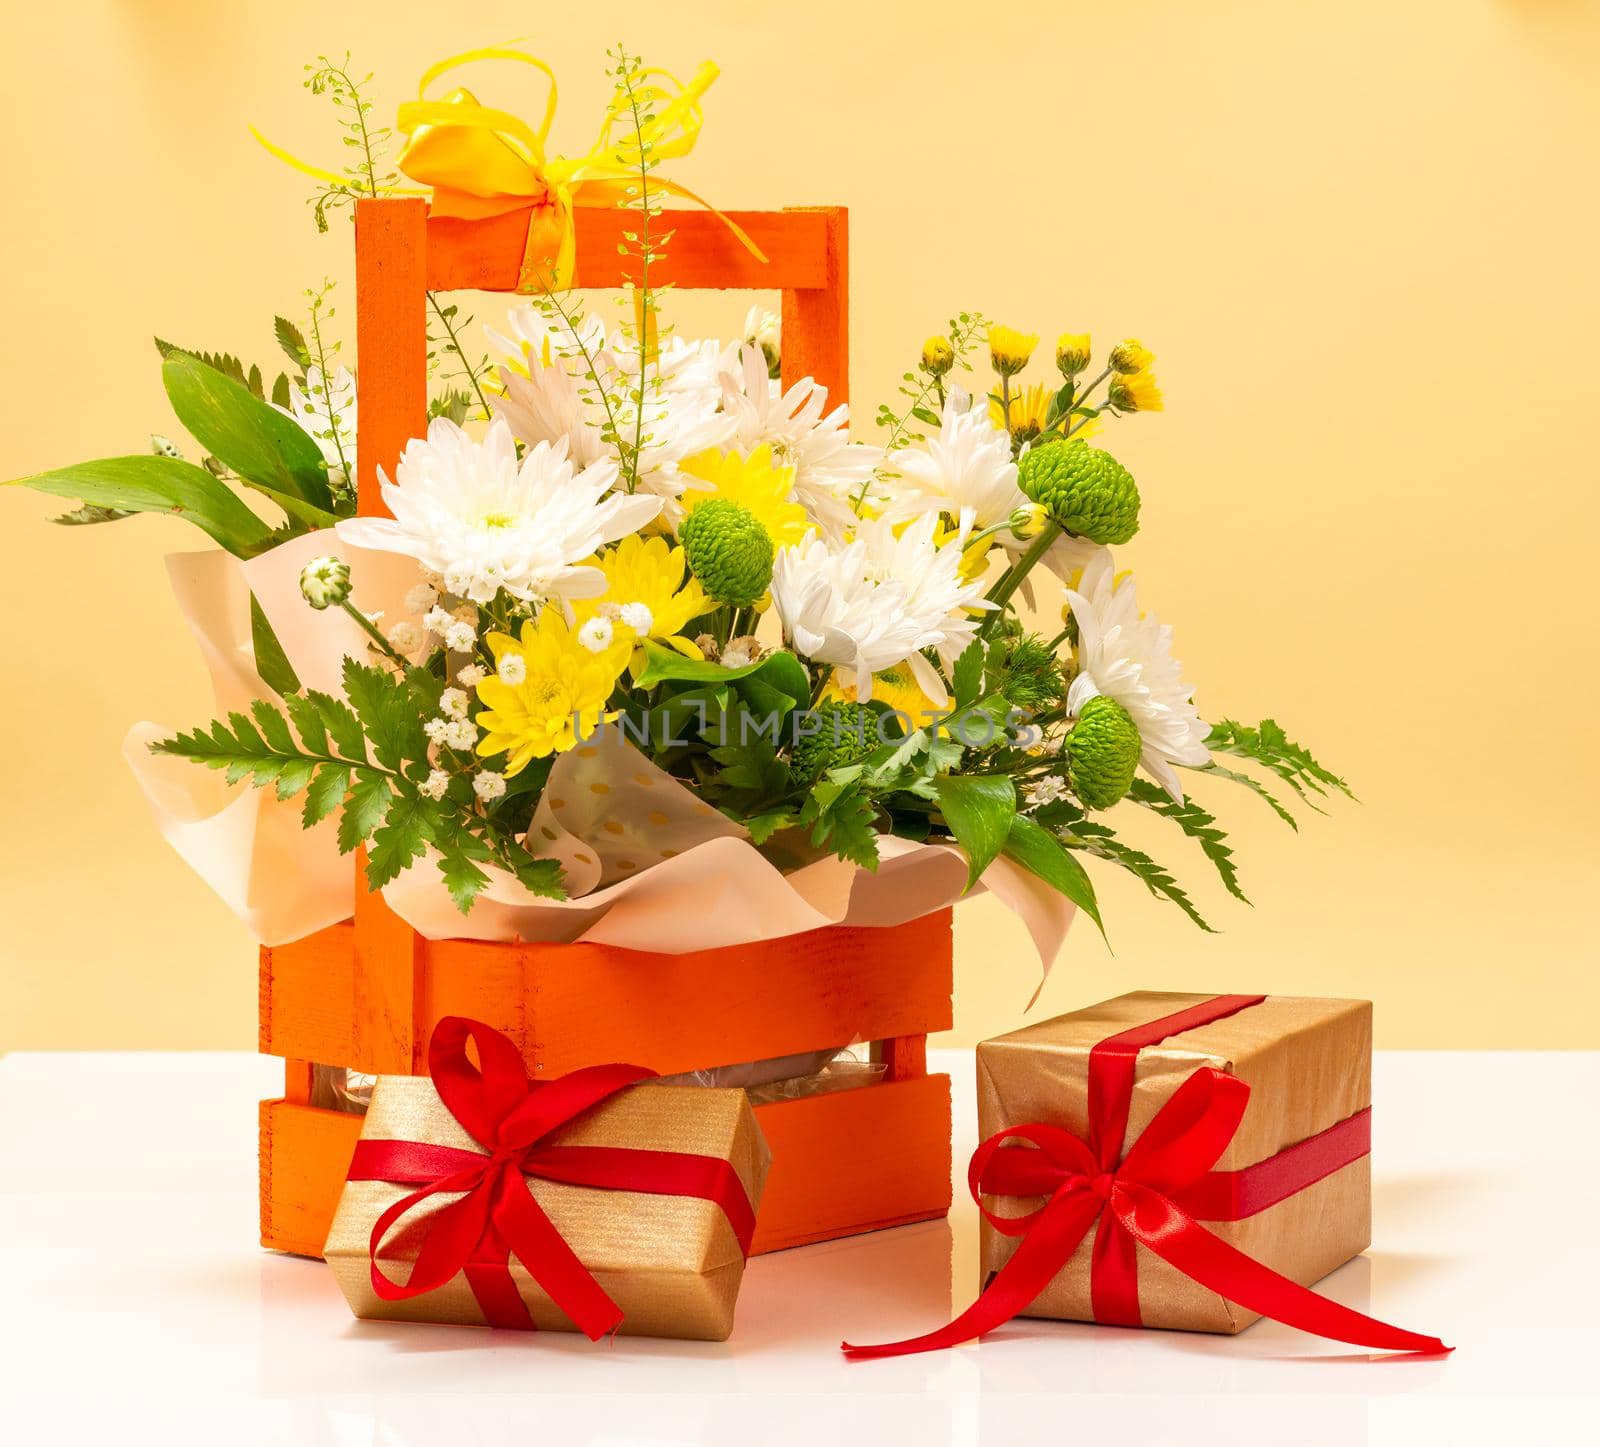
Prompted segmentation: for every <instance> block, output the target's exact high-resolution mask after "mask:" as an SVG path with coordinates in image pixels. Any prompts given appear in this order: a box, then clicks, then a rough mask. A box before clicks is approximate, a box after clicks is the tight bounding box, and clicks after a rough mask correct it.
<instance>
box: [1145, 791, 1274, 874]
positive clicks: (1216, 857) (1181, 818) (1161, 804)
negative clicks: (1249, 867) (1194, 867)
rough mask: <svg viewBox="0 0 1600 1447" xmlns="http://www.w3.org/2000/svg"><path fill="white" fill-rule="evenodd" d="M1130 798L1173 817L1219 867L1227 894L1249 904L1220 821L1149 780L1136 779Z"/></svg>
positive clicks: (1174, 821) (1218, 870)
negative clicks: (1240, 885) (1172, 795)
mask: <svg viewBox="0 0 1600 1447" xmlns="http://www.w3.org/2000/svg"><path fill="white" fill-rule="evenodd" d="M1128 797H1129V798H1130V799H1132V800H1134V801H1135V802H1136V803H1139V804H1143V805H1144V807H1145V808H1146V809H1149V810H1151V811H1153V812H1154V813H1157V814H1159V815H1161V817H1162V818H1163V819H1170V820H1172V822H1173V823H1174V824H1176V825H1177V826H1178V827H1179V828H1180V829H1181V830H1183V832H1184V833H1185V834H1187V835H1188V836H1189V837H1190V838H1191V839H1193V840H1195V841H1196V842H1197V843H1198V844H1199V845H1200V849H1201V852H1202V853H1204V855H1205V856H1206V858H1207V859H1209V860H1210V861H1211V862H1212V864H1214V865H1215V866H1216V869H1217V873H1218V874H1219V875H1220V876H1221V877H1222V883H1223V886H1224V888H1226V889H1227V891H1228V893H1229V894H1231V895H1232V896H1233V897H1234V898H1235V899H1237V900H1241V901H1243V902H1244V903H1245V904H1249V903H1250V901H1249V900H1248V899H1246V898H1245V893H1244V890H1242V889H1241V888H1240V887H1239V872H1238V869H1237V867H1236V866H1235V865H1234V862H1233V850H1232V849H1230V848H1229V847H1228V844H1227V838H1228V836H1227V835H1226V834H1224V833H1223V832H1222V830H1220V829H1218V828H1217V827H1216V823H1217V821H1216V820H1215V819H1214V818H1213V817H1212V816H1211V815H1210V814H1208V813H1206V811H1205V810H1204V809H1202V808H1201V807H1200V806H1199V805H1198V804H1196V803H1195V802H1194V800H1193V799H1189V798H1185V799H1184V801H1183V803H1181V804H1178V803H1174V802H1173V800H1172V798H1171V796H1170V795H1169V794H1168V793H1167V791H1166V790H1165V789H1163V788H1161V787H1160V786H1159V785H1156V784H1152V783H1151V782H1150V781H1149V780H1148V779H1135V780H1134V781H1133V787H1132V788H1131V789H1129V790H1128Z"/></svg>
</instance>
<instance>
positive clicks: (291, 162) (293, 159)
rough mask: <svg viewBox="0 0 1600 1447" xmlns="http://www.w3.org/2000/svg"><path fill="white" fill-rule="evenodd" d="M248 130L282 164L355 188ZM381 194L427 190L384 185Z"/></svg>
mask: <svg viewBox="0 0 1600 1447" xmlns="http://www.w3.org/2000/svg"><path fill="white" fill-rule="evenodd" d="M249 130H250V134H251V135H252V136H254V137H255V138H256V143H257V144H258V145H259V146H260V147H261V149H262V150H264V151H265V152H266V153H267V154H268V155H269V156H272V157H275V158H276V159H277V160H280V161H282V162H283V164H284V165H286V166H291V167H293V168H294V169H295V170H296V171H298V172H300V174H301V175H302V176H309V177H311V179H312V180H313V181H321V182H323V183H324V184H326V185H329V186H343V187H344V188H345V189H346V190H349V191H351V192H354V191H355V190H356V184H355V182H354V181H352V180H351V178H350V177H349V176H342V175H340V174H339V173H338V172H337V171H325V170H323V169H322V167H321V166H313V165H312V164H311V163H310V162H309V161H302V160H301V159H300V158H299V157H298V156H297V155H295V154H294V153H293V152H291V151H286V150H284V148H283V147H282V146H280V145H278V144H277V143H276V142H275V141H269V140H268V139H267V138H266V137H265V136H264V135H262V134H261V132H260V131H258V130H257V129H256V128H255V127H254V126H251V127H250V128H249ZM383 194H384V195H385V196H426V195H427V194H428V192H427V191H425V190H423V189H421V188H420V187H415V186H386V187H384V190H383Z"/></svg>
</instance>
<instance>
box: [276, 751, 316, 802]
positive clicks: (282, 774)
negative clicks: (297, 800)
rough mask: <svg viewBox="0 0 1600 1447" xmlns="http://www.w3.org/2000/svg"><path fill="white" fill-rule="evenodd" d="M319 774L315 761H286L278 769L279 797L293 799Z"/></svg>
mask: <svg viewBox="0 0 1600 1447" xmlns="http://www.w3.org/2000/svg"><path fill="white" fill-rule="evenodd" d="M316 772H317V764H316V760H315V759H285V760H284V761H283V763H282V765H281V766H280V767H279V769H278V797H279V798H280V799H292V798H294V796H295V795H296V794H298V793H299V792H300V791H301V790H302V789H304V788H305V787H306V786H307V785H308V784H309V783H310V782H311V779H312V776H313V775H315V773H316Z"/></svg>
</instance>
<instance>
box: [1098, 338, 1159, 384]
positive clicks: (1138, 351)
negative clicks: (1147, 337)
mask: <svg viewBox="0 0 1600 1447" xmlns="http://www.w3.org/2000/svg"><path fill="white" fill-rule="evenodd" d="M1155 359H1156V356H1155V353H1154V352H1152V351H1151V350H1150V349H1149V348H1148V347H1147V346H1145V345H1144V343H1143V342H1141V341H1139V339H1138V338H1137V337H1129V338H1128V339H1127V341H1125V342H1118V343H1117V344H1116V346H1114V347H1113V348H1112V349H1111V355H1110V357H1108V358H1107V361H1109V362H1110V364H1111V370H1112V371H1113V372H1120V373H1121V374H1122V375H1123V376H1124V377H1126V376H1129V375H1131V374H1132V373H1134V372H1146V371H1149V369H1150V364H1151V363H1152V362H1153V361H1155Z"/></svg>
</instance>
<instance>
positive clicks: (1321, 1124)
mask: <svg viewBox="0 0 1600 1447" xmlns="http://www.w3.org/2000/svg"><path fill="white" fill-rule="evenodd" d="M1209 998H1211V997H1209V996H1206V995H1183V994H1167V993H1163V992H1158V991H1152V990H1139V991H1135V992H1133V993H1131V994H1127V995H1120V996H1118V997H1117V998H1116V999H1114V1000H1107V1001H1106V1002H1104V1003H1103V1004H1099V1005H1093V1006H1090V1007H1089V1008H1088V1009H1084V1010H1077V1011H1074V1012H1073V1013H1072V1014H1070V1015H1062V1016H1060V1017H1058V1018H1057V1019H1054V1020H1046V1021H1043V1022H1042V1023H1040V1024H1037V1025H1029V1026H1027V1027H1025V1028H1023V1029H1021V1030H1016V1031H1013V1032H1012V1033H1011V1034H1009V1035H1001V1036H999V1037H998V1038H996V1039H993V1040H986V1041H984V1042H983V1043H982V1044H980V1045H979V1046H978V1134H979V1137H980V1139H985V1140H986V1139H988V1138H989V1137H990V1136H992V1135H994V1134H995V1133H996V1132H998V1131H1001V1130H1004V1129H1006V1128H1007V1127H1008V1126H1013V1125H1018V1124H1021V1123H1023V1122H1029V1121H1046V1122H1049V1123H1051V1124H1055V1125H1061V1126H1064V1127H1065V1128H1066V1129H1067V1130H1069V1131H1071V1132H1073V1133H1074V1134H1075V1135H1078V1136H1080V1137H1084V1138H1086V1137H1087V1135H1088V1133H1089V1120H1088V1116H1089V1112H1088V1067H1089V1053H1090V1051H1091V1050H1092V1049H1093V1048H1094V1047H1095V1046H1096V1045H1097V1044H1099V1043H1100V1042H1101V1041H1103V1040H1106V1039H1107V1038H1108V1037H1110V1036H1113V1035H1116V1034H1118V1033H1119V1032H1121V1031H1125V1030H1128V1029H1130V1028H1132V1027H1135V1026H1139V1025H1144V1024H1147V1023H1149V1022H1151V1021H1154V1020H1156V1019H1158V1018H1160V1017H1162V1016H1166V1015H1171V1014H1175V1013H1176V1012H1178V1011H1179V1010H1183V1009H1185V1008H1187V1007H1189V1006H1191V1005H1198V1004H1200V1003H1201V1002H1202V1001H1205V1000H1207V999H1209ZM1202 1066H1210V1067H1212V1068H1213V1069H1216V1070H1220V1071H1223V1072H1226V1073H1227V1074H1230V1075H1235V1076H1237V1077H1238V1078H1239V1079H1241V1080H1243V1081H1245V1082H1246V1083H1247V1084H1248V1085H1249V1086H1250V1103H1249V1107H1248V1109H1247V1110H1246V1111H1245V1115H1244V1121H1243V1123H1242V1125H1241V1126H1240V1128H1239V1131H1238V1133H1237V1134H1236V1135H1235V1136H1234V1137H1233V1140H1232V1142H1231V1143H1230V1144H1229V1145H1228V1147H1227V1149H1226V1151H1225V1152H1224V1153H1223V1155H1222V1156H1221V1157H1220V1158H1219V1159H1218V1161H1217V1163H1216V1166H1215V1169H1216V1170H1218V1171H1237V1170H1240V1169H1242V1168H1244V1167H1246V1166H1252V1165H1255V1164H1256V1163H1258V1162H1261V1161H1265V1160H1267V1159H1268V1158H1269V1157H1271V1156H1273V1155H1276V1154H1277V1153H1278V1152H1279V1151H1281V1150H1284V1149H1285V1148H1287V1147H1289V1146H1292V1145H1296V1144H1298V1143H1299V1142H1301V1141H1304V1140H1308V1139H1309V1138H1310V1137H1312V1136H1315V1135H1317V1134H1318V1133H1319V1132H1321V1131H1324V1130H1326V1129H1328V1128H1329V1127H1331V1126H1334V1125H1337V1124H1338V1123H1339V1122H1341V1121H1343V1120H1345V1119H1346V1118H1348V1117H1350V1116H1354V1115H1356V1114H1357V1113H1358V1112H1360V1111H1363V1110H1365V1109H1366V1108H1367V1107H1368V1106H1369V1105H1370V1104H1371V1101H1372V1006H1371V1004H1370V1003H1369V1002H1368V1001H1365V1000H1317V999H1297V998H1292V997H1289V996H1284V995H1269V996H1268V997H1267V998H1266V999H1265V1000H1263V1001H1262V1002H1261V1003H1260V1004H1257V1005H1252V1006H1251V1007H1250V1008H1248V1009H1242V1010H1240V1011H1239V1012H1238V1013H1236V1014H1232V1015H1229V1016H1227V1018H1225V1019H1221V1020H1216V1021H1213V1022H1212V1023H1210V1024H1207V1025H1203V1026H1201V1027H1199V1028H1197V1029H1193V1030H1190V1031H1187V1032H1185V1033H1183V1034H1180V1035H1174V1036H1171V1037H1170V1038H1168V1039H1166V1040H1162V1041H1160V1042H1159V1043H1157V1044H1154V1045H1147V1046H1145V1047H1144V1048H1143V1049H1142V1050H1141V1051H1140V1052H1139V1056H1138V1061H1137V1065H1136V1067H1135V1072H1134V1085H1133V1094H1132V1100H1131V1104H1130V1108H1129V1112H1128V1126H1127V1133H1126V1135H1125V1137H1124V1139H1123V1148H1122V1152H1121V1154H1126V1152H1127V1150H1128V1148H1129V1147H1131V1146H1132V1144H1133V1143H1134V1141H1136V1140H1137V1139H1138V1138H1139V1135H1140V1134H1141V1133H1142V1132H1143V1130H1144V1129H1145V1127H1146V1126H1147V1125H1148V1124H1149V1123H1150V1121H1151V1120H1152V1119H1153V1118H1154V1116H1155V1114H1156V1112H1157V1111H1158V1110H1159V1109H1160V1108H1161V1107H1162V1106H1163V1105H1164V1104H1165V1103H1166V1102H1167V1101H1168V1100H1169V1099H1170V1098H1171V1096H1172V1095H1173V1093H1174V1092H1175V1091H1176V1090H1177V1088H1178V1087H1179V1086H1180V1085H1181V1084H1182V1083H1183V1082H1184V1081H1185V1080H1186V1079H1187V1078H1188V1077H1189V1076H1190V1075H1192V1074H1193V1073H1194V1071H1195V1070H1196V1069H1198V1068H1200V1067H1202ZM1370 1162H1371V1158H1370V1157H1369V1156H1367V1155H1362V1156H1361V1157H1360V1158H1359V1159H1357V1160H1353V1161H1351V1162H1350V1163H1349V1164H1347V1165H1344V1166H1342V1167H1340V1168H1339V1169H1338V1170H1336V1171H1334V1172H1333V1173H1332V1174H1331V1175H1327V1176H1324V1177H1323V1178H1322V1179H1321V1180H1319V1181H1316V1182H1315V1183H1313V1184H1312V1185H1310V1186H1308V1187H1306V1188H1305V1189H1304V1190H1301V1191H1298V1192H1297V1193H1295V1194H1294V1195H1291V1196H1289V1197H1287V1198H1286V1199H1284V1200H1281V1201H1279V1202H1278V1203H1277V1204H1276V1205H1273V1206H1270V1207H1268V1208H1267V1209H1266V1210H1263V1211H1260V1212H1258V1213H1257V1214H1255V1215H1252V1216H1247V1217H1245V1218H1244V1219H1243V1220H1238V1221H1217V1222H1214V1223H1208V1229H1210V1230H1211V1231H1213V1232H1215V1234H1216V1235H1218V1236H1220V1237H1222V1238H1223V1239H1224V1240H1225V1241H1227V1242H1229V1243H1230V1244H1231V1245H1233V1246H1235V1247H1237V1248H1238V1249H1239V1250H1240V1251H1243V1252H1244V1253H1245V1254H1246V1255H1248V1256H1251V1257H1253V1258H1255V1259H1256V1260H1257V1261H1260V1262H1262V1263H1263V1264H1265V1265H1267V1266H1270V1267H1271V1268H1272V1269H1273V1270H1275V1271H1278V1272H1281V1273H1282V1274H1283V1275H1285V1276H1287V1277H1289V1278H1290V1279H1291V1280H1293V1281H1295V1282H1298V1283H1299V1284H1300V1285H1302V1286H1309V1285H1311V1283H1313V1282H1315V1281H1317V1280H1319V1279H1321V1278H1322V1277H1324V1276H1326V1275H1327V1274H1328V1273H1329V1272H1330V1271H1332V1270H1333V1269H1334V1268H1335V1267H1337V1266H1340V1265H1342V1264H1343V1263H1344V1262H1346V1261H1348V1260H1349V1259H1350V1258H1351V1257H1353V1256H1356V1255H1358V1254H1359V1253H1360V1252H1362V1251H1364V1250H1365V1249H1366V1247H1367V1246H1368V1245H1369V1244H1370V1242H1371V1239H1372V1230H1371V1226H1372V1182H1371V1164H1370ZM988 1205H989V1207H990V1209H991V1210H993V1211H994V1212H995V1213H996V1214H997V1215H1002V1216H1017V1215H1022V1214H1024V1213H1025V1212H1027V1211H1029V1210H1032V1209H1034V1208H1035V1207H1036V1206H1037V1205H1038V1202H1037V1201H1029V1200H1019V1199H1015V1198H1007V1197H995V1198H990V1199H989V1200H988ZM1093 1243H1094V1233H1093V1232H1092V1231H1091V1232H1090V1233H1089V1234H1088V1235H1087V1236H1086V1237H1085V1238H1084V1240H1083V1241H1082V1242H1081V1243H1080V1244H1079V1246H1078V1249H1077V1250H1076V1251H1075V1252H1074V1254H1073V1256H1072V1258H1071V1260H1070V1261H1069V1262H1068V1263H1067V1265H1066V1266H1065V1268H1063V1269H1062V1270H1061V1271H1060V1272H1058V1273H1057V1274H1056V1276H1055V1277H1054V1279H1053V1280H1052V1281H1051V1282H1050V1284H1049V1285H1048V1286H1046V1287H1045V1289H1044V1290H1043V1291H1042V1292H1041V1293H1040V1294H1039V1296H1038V1297H1037V1298H1035V1300H1034V1301H1033V1304H1032V1305H1031V1306H1030V1307H1028V1309H1027V1310H1026V1312H1025V1313H1024V1314H1025V1315H1027V1316H1038V1317H1051V1318H1054V1319H1057V1320H1066V1321H1092V1320H1094V1312H1093V1310H1092V1309H1091V1306H1090V1253H1091V1251H1092V1249H1093ZM1017 1244H1018V1243H1017V1238H1015V1237H1009V1236H1005V1235H1002V1234H1001V1233H1000V1232H998V1231H996V1230H995V1229H994V1228H993V1227H992V1226H990V1225H989V1224H988V1223H987V1222H985V1223H984V1225H983V1230H982V1244H981V1261H982V1270H983V1274H984V1279H985V1281H987V1280H988V1279H989V1277H990V1276H991V1275H992V1274H993V1273H994V1272H996V1271H998V1270H999V1269H1000V1267H1001V1266H1003V1265H1004V1264H1005V1263H1006V1262H1007V1261H1008V1260H1009V1259H1010V1258H1011V1256H1012V1254H1013V1253H1014V1252H1015V1250H1016V1248H1017ZM1136 1249H1137V1253H1138V1281H1139V1313H1140V1316H1141V1317H1142V1318H1143V1321H1144V1324H1145V1325H1146V1326H1153V1327H1173V1328H1178V1329H1182V1330H1186V1331H1210V1332H1238V1331H1242V1330H1244V1328H1245V1327H1247V1326H1249V1325H1250V1323H1251V1322H1253V1321H1255V1320H1257V1318H1258V1313H1256V1312H1253V1311H1248V1310H1246V1309H1245V1308H1243V1307H1241V1306H1238V1305H1236V1304H1235V1303H1233V1302H1229V1301H1226V1300H1224V1299H1223V1298H1222V1297H1221V1296H1218V1295H1217V1294H1216V1293H1215V1292H1214V1291H1211V1290H1209V1289H1208V1288H1206V1287H1203V1286H1201V1285H1199V1284H1198V1283H1197V1282H1194V1281H1192V1280H1190V1279H1189V1278H1188V1277H1186V1276H1184V1275H1183V1274H1182V1273H1181V1272H1179V1271H1178V1270H1177V1269H1176V1268H1175V1267H1173V1266H1170V1265H1168V1263H1167V1262H1165V1261H1163V1260H1162V1259H1161V1258H1160V1257H1158V1256H1156V1255H1155V1254H1154V1253H1153V1252H1151V1251H1150V1250H1149V1249H1147V1248H1146V1247H1144V1246H1142V1245H1140V1246H1138V1247H1137V1248H1136Z"/></svg>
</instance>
